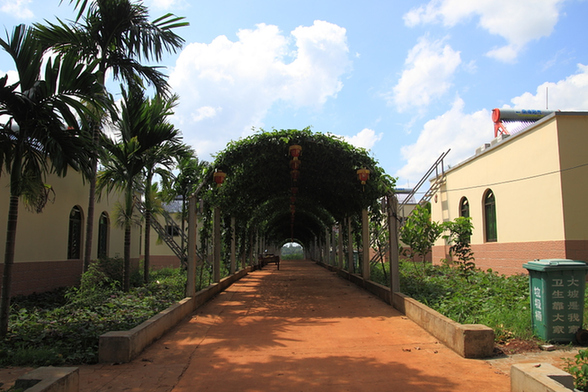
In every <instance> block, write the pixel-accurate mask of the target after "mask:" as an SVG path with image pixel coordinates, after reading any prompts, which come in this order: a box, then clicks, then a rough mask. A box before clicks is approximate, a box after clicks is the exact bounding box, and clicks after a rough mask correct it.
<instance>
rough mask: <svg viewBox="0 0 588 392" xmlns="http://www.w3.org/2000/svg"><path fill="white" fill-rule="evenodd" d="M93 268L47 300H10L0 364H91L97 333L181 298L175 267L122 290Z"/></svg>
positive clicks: (127, 325) (133, 322)
mask: <svg viewBox="0 0 588 392" xmlns="http://www.w3.org/2000/svg"><path fill="white" fill-rule="evenodd" d="M98 267H99V265H96V266H95V267H93V268H90V269H89V271H88V272H86V273H85V274H84V276H83V277H82V284H81V285H80V287H77V288H71V289H68V290H59V291H56V293H54V294H51V295H46V297H47V298H51V301H48V302H46V303H45V302H42V301H39V298H43V296H37V297H35V299H36V300H34V301H33V300H31V299H30V298H20V299H19V298H17V299H15V300H14V301H13V305H12V311H11V316H10V321H9V333H8V335H7V337H6V338H5V339H4V340H3V341H1V342H0V366H8V365H11V366H25V365H26V366H47V365H63V364H80V363H95V362H96V361H97V359H98V338H99V336H100V335H102V334H104V333H106V332H108V331H120V330H128V329H131V328H133V327H135V326H137V325H138V324H140V323H142V322H143V321H145V320H147V319H148V318H149V317H152V316H153V315H155V314H157V313H158V312H160V311H162V310H164V309H165V308H167V307H169V306H170V305H171V304H173V303H175V302H177V301H178V300H180V299H182V298H183V297H184V290H185V284H186V276H185V274H184V273H182V271H180V270H179V269H177V270H172V269H164V270H160V271H153V272H152V274H151V276H152V282H151V283H149V284H148V285H146V286H142V287H135V288H132V289H131V290H130V291H129V292H128V293H125V292H122V291H121V290H119V287H120V286H119V285H118V283H115V281H114V280H113V279H112V278H110V277H109V276H107V274H105V273H104V271H102V270H100V268H98ZM59 293H61V299H60V300H57V296H58V295H59ZM56 304H61V305H60V306H57V305H56Z"/></svg>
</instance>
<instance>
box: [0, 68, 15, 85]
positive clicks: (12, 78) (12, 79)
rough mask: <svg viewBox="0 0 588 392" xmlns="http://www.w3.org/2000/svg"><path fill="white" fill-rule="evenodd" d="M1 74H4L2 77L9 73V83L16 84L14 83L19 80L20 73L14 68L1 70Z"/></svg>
mask: <svg viewBox="0 0 588 392" xmlns="http://www.w3.org/2000/svg"><path fill="white" fill-rule="evenodd" d="M0 75H2V77H4V75H8V80H7V84H14V83H16V82H18V73H17V72H16V71H13V70H10V71H1V70H0Z"/></svg>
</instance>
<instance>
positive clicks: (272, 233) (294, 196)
mask: <svg viewBox="0 0 588 392" xmlns="http://www.w3.org/2000/svg"><path fill="white" fill-rule="evenodd" d="M212 170H213V171H214V173H211V174H210V180H209V184H210V187H209V188H208V191H207V197H208V201H209V202H210V203H211V204H212V205H213V206H214V207H215V208H214V222H215V224H214V229H213V237H214V239H215V242H217V243H218V244H217V245H215V247H214V248H215V250H214V253H215V257H214V258H215V260H216V259H217V258H220V254H219V252H220V249H221V246H220V241H221V239H220V238H221V228H220V227H221V221H223V222H230V223H229V225H230V230H228V231H229V232H230V233H231V238H232V239H231V241H230V242H231V251H230V253H231V257H232V258H235V257H236V255H237V254H239V255H241V260H242V263H243V264H245V260H246V258H249V259H250V260H251V259H253V258H255V259H256V258H257V253H258V252H259V251H262V250H261V249H272V250H274V251H275V250H277V249H279V248H280V247H281V246H282V245H283V244H284V243H287V242H291V241H292V242H297V243H299V244H300V245H302V246H303V247H304V248H305V249H316V248H317V244H322V245H323V248H325V247H326V248H330V242H331V238H332V237H331V235H330V232H331V229H332V228H333V227H337V226H338V227H339V231H340V234H342V228H343V223H344V222H346V223H347V227H349V228H350V227H351V225H352V222H354V224H355V225H356V230H355V231H356V232H362V234H363V235H364V236H366V234H365V230H367V228H366V227H363V228H361V229H357V228H359V227H360V226H367V222H366V220H367V211H368V210H369V211H373V212H377V213H378V214H380V215H381V216H382V217H383V218H382V219H384V218H385V217H384V215H382V214H381V200H382V198H383V197H385V196H387V195H390V194H391V191H392V189H393V186H394V179H392V178H391V177H390V176H388V175H387V174H386V173H385V172H384V170H383V169H382V168H381V167H380V166H379V165H378V162H377V161H376V160H375V159H374V158H373V157H371V156H370V154H369V153H368V151H367V150H365V149H363V148H357V147H354V146H352V145H351V144H349V143H347V142H345V141H344V140H343V139H342V138H340V137H337V136H334V135H331V134H323V133H319V132H312V131H311V130H310V129H309V128H306V129H303V130H293V129H290V130H272V131H269V132H266V131H263V130H261V131H259V132H257V133H256V134H254V135H252V136H250V137H247V138H244V139H241V140H238V141H233V142H230V143H229V144H228V145H227V147H226V149H225V150H223V151H221V152H220V153H219V154H218V155H217V156H216V157H215V161H214V162H213V164H212ZM213 179H214V180H215V181H216V182H217V183H219V185H220V183H222V186H216V184H215V182H214V181H213ZM197 197H200V196H199V195H194V196H193V197H192V200H191V205H192V211H191V213H190V216H191V217H192V216H193V215H194V214H195V202H196V198H197ZM221 211H222V216H223V217H224V219H222V220H221V216H220V215H221ZM229 218H230V219H229ZM362 222H363V225H362ZM192 226H193V224H190V227H192ZM225 226H226V224H225ZM362 230H363V231H362ZM368 235H369V234H368ZM189 236H190V238H193V234H189ZM364 238H365V237H364ZM350 241H351V240H350ZM368 241H369V240H368ZM364 242H365V241H364ZM254 244H257V246H256V245H254ZM193 247H194V243H193V244H191V245H190V246H189V252H188V253H189V258H190V254H192V255H194V249H192V248H193ZM334 247H335V244H333V248H334ZM253 262H254V261H253ZM233 264H234V261H233V260H232V262H231V265H233ZM364 264H365V263H364ZM189 265H190V263H189ZM232 269H233V267H232ZM216 270H218V268H216ZM231 272H234V271H231ZM188 273H189V274H190V271H188ZM214 275H215V281H217V280H219V279H220V275H219V274H218V273H217V272H216V271H215V273H214Z"/></svg>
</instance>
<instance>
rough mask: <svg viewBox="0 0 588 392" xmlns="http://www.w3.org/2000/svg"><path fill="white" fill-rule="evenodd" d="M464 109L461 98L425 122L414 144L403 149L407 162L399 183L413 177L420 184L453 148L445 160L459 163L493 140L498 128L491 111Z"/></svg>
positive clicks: (453, 163) (402, 169)
mask: <svg viewBox="0 0 588 392" xmlns="http://www.w3.org/2000/svg"><path fill="white" fill-rule="evenodd" d="M463 108H464V102H463V100H462V99H461V98H457V99H456V100H455V101H454V102H453V106H452V108H451V109H450V110H449V111H447V112H446V113H444V114H442V115H440V116H438V117H436V118H434V119H432V120H430V121H428V122H427V123H425V125H424V126H423V129H422V130H421V133H420V135H419V137H418V139H417V141H416V142H415V143H414V144H411V145H407V146H403V147H402V148H401V155H402V157H403V159H404V160H406V162H407V163H406V165H404V166H403V167H402V168H401V169H400V170H398V171H397V173H396V174H395V176H398V177H399V178H400V181H399V183H402V182H403V181H404V180H409V181H410V183H411V184H413V185H414V184H416V183H417V182H418V181H419V180H420V179H421V178H422V176H423V175H425V173H426V172H427V170H429V168H430V167H431V165H433V163H435V161H436V160H437V158H438V157H439V156H440V155H441V154H442V153H444V152H445V151H447V150H448V149H450V148H451V152H450V153H449V155H448V156H447V157H446V158H445V160H444V163H445V164H446V165H447V164H450V165H455V164H457V163H459V162H462V161H463V160H465V159H467V158H468V157H470V156H472V155H474V153H475V150H476V148H477V147H479V146H480V145H481V144H482V143H484V142H487V141H488V140H490V139H492V137H493V136H494V127H493V123H492V116H491V113H490V111H488V110H485V109H484V110H479V111H477V112H474V113H471V114H466V113H464V112H463Z"/></svg>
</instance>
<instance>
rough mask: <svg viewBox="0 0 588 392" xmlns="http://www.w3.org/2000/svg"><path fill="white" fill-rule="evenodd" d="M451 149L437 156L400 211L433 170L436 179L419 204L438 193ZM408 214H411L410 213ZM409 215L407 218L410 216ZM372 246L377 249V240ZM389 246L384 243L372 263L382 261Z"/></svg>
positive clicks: (443, 181) (424, 202) (400, 208)
mask: <svg viewBox="0 0 588 392" xmlns="http://www.w3.org/2000/svg"><path fill="white" fill-rule="evenodd" d="M449 151H451V149H449V150H447V151H446V152H444V153H443V154H441V156H439V158H437V160H436V161H435V163H433V165H432V166H431V167H430V168H429V170H428V171H427V173H425V175H424V176H423V178H421V180H420V181H419V182H418V184H417V186H415V187H414V188H413V190H412V191H411V192H410V193H409V194H408V195H407V197H406V198H405V199H404V201H403V202H402V203H401V204H399V205H398V211H401V210H402V208H403V207H404V206H405V205H406V204H407V203H408V201H409V200H410V199H411V198H412V197H413V196H414V195H415V194H416V193H417V191H418V190H419V188H420V187H421V186H422V185H423V184H424V183H425V181H427V179H428V178H429V177H430V176H431V174H433V172H435V181H434V182H433V183H432V184H431V187H430V188H429V189H428V190H427V192H425V194H424V195H423V197H422V198H421V200H419V202H418V204H419V205H421V206H424V205H425V204H426V203H427V202H429V201H430V200H431V198H432V197H433V195H434V194H435V193H437V191H438V190H439V188H441V186H442V185H443V184H444V183H445V169H444V165H443V159H445V157H446V156H447V154H449ZM411 213H412V211H411ZM408 216H410V214H409V215H408ZM408 216H407V217H406V218H408ZM403 223H404V219H400V225H402V224H403ZM387 229H388V228H387V223H386V225H385V226H384V230H387ZM370 248H371V249H375V240H374V239H372V240H370ZM389 248H390V244H389V243H386V244H385V245H384V247H383V249H382V250H381V252H376V253H375V254H374V256H373V257H371V258H370V264H371V263H376V262H378V261H380V260H381V259H382V258H383V257H384V255H385V254H386V252H388V249H389Z"/></svg>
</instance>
